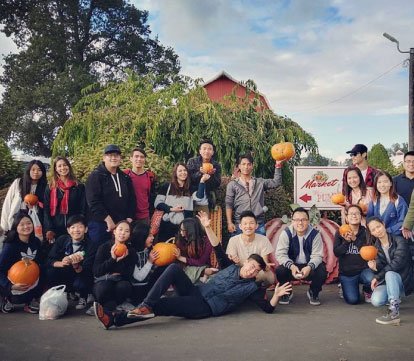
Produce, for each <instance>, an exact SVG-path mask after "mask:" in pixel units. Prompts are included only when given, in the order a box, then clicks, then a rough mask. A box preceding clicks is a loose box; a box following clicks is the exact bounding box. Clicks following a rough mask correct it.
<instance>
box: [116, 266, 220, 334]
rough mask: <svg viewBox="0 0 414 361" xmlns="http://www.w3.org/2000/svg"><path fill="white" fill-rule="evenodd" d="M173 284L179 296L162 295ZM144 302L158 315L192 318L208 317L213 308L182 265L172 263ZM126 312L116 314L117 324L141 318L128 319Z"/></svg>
mask: <svg viewBox="0 0 414 361" xmlns="http://www.w3.org/2000/svg"><path fill="white" fill-rule="evenodd" d="M170 285H173V286H174V287H175V290H176V292H177V296H173V297H164V298H161V296H162V295H163V294H164V293H165V292H166V291H167V289H168V287H169V286H170ZM144 303H145V304H146V305H148V306H150V307H151V308H152V310H153V311H154V314H155V315H156V316H178V317H185V318H191V319H198V318H206V317H210V316H211V315H212V312H211V308H210V306H209V305H208V303H207V302H206V301H205V300H204V298H203V297H202V296H201V293H200V291H199V289H198V287H197V286H194V285H193V283H192V282H191V280H190V279H189V278H188V277H187V275H186V274H185V273H184V271H183V270H182V269H181V267H180V266H178V265H176V264H172V265H170V266H168V267H167V269H166V270H165V271H164V272H163V274H162V275H161V276H160V278H158V280H157V282H155V284H154V286H153V287H152V288H151V291H150V292H149V293H148V296H147V297H146V298H145V299H144ZM126 314H127V313H126V312H119V313H117V314H116V315H115V325H116V326H122V325H126V324H128V323H134V322H138V321H140V320H134V319H128V318H127V317H126Z"/></svg>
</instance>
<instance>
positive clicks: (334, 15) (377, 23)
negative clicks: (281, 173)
mask: <svg viewBox="0 0 414 361" xmlns="http://www.w3.org/2000/svg"><path fill="white" fill-rule="evenodd" d="M132 2H133V3H134V4H135V5H136V6H137V7H138V8H140V9H146V10H148V11H149V12H150V17H149V24H150V26H151V30H152V32H153V35H158V37H159V40H160V41H161V43H162V44H164V45H168V46H172V47H173V48H174V49H175V51H176V52H177V54H178V55H179V58H180V62H181V65H182V73H183V74H185V75H189V76H191V77H194V78H200V77H201V78H203V79H204V80H208V79H210V78H212V77H214V76H215V75H216V74H217V73H219V72H221V71H222V70H225V71H226V72H228V73H229V74H231V75H232V76H233V77H234V78H236V79H238V80H247V79H252V80H254V81H255V82H256V84H257V86H258V89H259V90H260V91H261V92H262V93H264V94H265V95H266V96H267V98H268V100H269V102H270V104H271V106H272V108H273V110H274V111H275V112H276V113H277V114H280V115H287V116H288V117H290V118H292V119H293V120H295V121H296V122H298V123H299V124H300V125H301V126H302V127H303V128H304V129H305V130H306V131H308V132H310V133H311V134H312V135H313V136H314V137H315V138H316V140H317V142H318V145H319V149H320V152H321V154H322V155H324V156H326V157H329V158H333V159H336V160H343V159H344V158H346V154H345V152H346V151H347V150H349V149H351V148H352V146H353V145H354V144H355V143H364V144H366V145H367V146H368V147H371V146H372V145H373V144H376V143H378V142H380V143H382V144H383V145H385V146H386V147H389V146H390V145H391V144H393V143H397V142H398V143H401V142H407V139H408V67H403V65H398V64H400V63H402V62H403V61H404V59H406V58H407V57H408V56H407V55H408V54H400V53H398V51H397V49H396V47H395V44H394V43H391V42H390V41H389V40H387V39H385V38H384V37H383V36H382V33H383V32H388V33H389V34H392V35H393V36H395V37H396V38H397V39H398V40H399V41H400V47H401V48H402V49H403V50H408V49H409V48H410V46H411V47H414V40H413V38H412V36H411V37H410V35H412V29H413V24H414V6H413V4H412V0H394V1H392V2H391V1H389V0H387V1H385V0H364V1H356V0H312V1H310V0H309V1H308V0H296V1H295V0H274V1H271V0H268V1H265V0H258V1H247V0H238V1H236V0H208V1H206V0H174V1H169V0H144V1H139V0H135V1H132ZM410 29H411V30H410ZM0 48H1V49H2V51H1V53H3V54H4V53H7V52H8V51H13V46H12V44H11V43H10V41H8V40H7V39H5V38H4V36H0ZM393 67H394V68H393ZM392 68H393V69H392ZM391 69H392V70H391ZM386 72H388V73H387V74H385V75H384V76H382V77H381V78H380V79H378V80H376V81H374V82H373V83H371V84H370V85H368V86H365V87H363V88H362V89H360V90H359V91H357V92H355V93H353V92H354V91H355V90H356V89H359V88H360V87H362V86H364V85H365V84H367V83H368V82H370V81H372V80H373V79H375V78H377V77H378V76H380V75H381V74H383V73H386ZM350 93H353V94H351V95H349V96H346V97H344V96H345V95H347V94H350ZM338 99H339V100H338Z"/></svg>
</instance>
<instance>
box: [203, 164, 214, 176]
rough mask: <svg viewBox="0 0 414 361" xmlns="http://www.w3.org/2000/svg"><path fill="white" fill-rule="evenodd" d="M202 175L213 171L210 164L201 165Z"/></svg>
mask: <svg viewBox="0 0 414 361" xmlns="http://www.w3.org/2000/svg"><path fill="white" fill-rule="evenodd" d="M202 168H203V171H204V173H207V174H210V172H212V171H213V169H214V166H213V164H211V163H203V165H202Z"/></svg>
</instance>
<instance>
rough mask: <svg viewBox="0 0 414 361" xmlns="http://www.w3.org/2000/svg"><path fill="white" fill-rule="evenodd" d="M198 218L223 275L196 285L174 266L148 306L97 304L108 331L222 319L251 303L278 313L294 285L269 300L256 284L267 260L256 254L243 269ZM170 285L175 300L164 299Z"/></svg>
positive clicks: (203, 215) (202, 217) (203, 216)
mask: <svg viewBox="0 0 414 361" xmlns="http://www.w3.org/2000/svg"><path fill="white" fill-rule="evenodd" d="M198 217H199V219H200V222H201V224H202V225H203V226H204V229H205V230H206V233H207V237H208V239H209V240H210V242H211V245H212V246H213V247H214V250H215V252H216V254H217V259H218V261H219V264H220V268H221V271H219V272H218V273H217V274H216V275H215V276H214V277H213V278H211V280H210V281H209V282H207V283H203V284H200V285H194V284H193V283H192V282H191V280H190V279H189V278H188V277H187V275H186V274H185V272H184V271H183V270H182V269H181V267H180V266H179V265H177V264H171V265H170V266H168V267H167V269H166V270H165V271H164V273H163V274H162V275H161V276H160V278H158V280H157V282H155V284H154V286H153V287H152V289H151V290H150V292H149V293H148V296H147V297H146V298H145V299H144V302H143V303H141V304H140V305H139V306H138V307H137V308H135V309H133V310H131V311H129V312H128V313H127V312H124V311H123V312H122V311H121V312H111V311H110V310H108V309H107V308H106V307H104V306H103V305H101V304H99V303H97V302H95V303H94V308H95V315H96V317H97V319H98V321H99V322H100V323H101V325H102V326H103V327H104V328H105V329H108V328H110V327H111V326H117V327H120V326H123V325H126V324H130V323H134V322H138V321H143V320H147V319H150V318H153V317H155V316H177V317H184V318H190V319H199V318H206V317H211V316H221V315H224V314H226V313H230V312H232V311H234V310H235V309H236V308H237V307H238V306H240V305H241V304H242V303H243V302H244V301H245V300H247V299H250V300H252V301H253V302H254V303H256V304H257V305H258V306H259V307H260V308H261V309H262V310H263V311H264V312H267V313H272V312H273V311H274V309H275V307H276V305H277V303H278V301H279V299H280V297H282V296H283V295H285V294H286V293H288V292H289V291H290V290H291V285H289V284H288V283H286V284H284V285H282V286H279V284H278V285H277V286H276V288H275V291H274V294H273V296H272V298H271V299H270V300H267V299H266V297H265V295H266V291H265V290H264V289H263V288H260V287H259V286H258V285H257V283H256V281H255V280H256V276H257V275H258V273H259V272H260V271H261V270H264V269H266V263H265V261H264V260H263V258H262V257H261V256H260V255H258V254H252V255H250V257H249V259H248V260H247V261H246V262H245V263H244V264H243V266H241V267H240V266H239V265H235V264H234V263H232V262H231V261H230V260H229V258H228V257H227V256H226V255H225V254H224V251H223V249H222V248H221V244H220V242H219V240H218V239H217V237H216V235H215V234H214V232H213V230H212V229H211V226H210V219H209V218H208V215H207V214H206V213H204V212H200V213H199V216H198ZM170 285H173V286H174V287H175V291H176V294H175V295H174V296H172V297H162V296H163V295H164V293H165V292H166V291H167V289H168V288H169V287H170Z"/></svg>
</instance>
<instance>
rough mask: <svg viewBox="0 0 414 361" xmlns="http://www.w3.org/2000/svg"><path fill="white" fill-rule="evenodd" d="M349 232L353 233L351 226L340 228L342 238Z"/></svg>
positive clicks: (345, 225) (344, 225) (346, 225)
mask: <svg viewBox="0 0 414 361" xmlns="http://www.w3.org/2000/svg"><path fill="white" fill-rule="evenodd" d="M348 232H352V229H351V226H350V225H349V224H343V225H342V226H341V227H339V234H340V235H341V236H342V237H345V236H346V234H347V233H348Z"/></svg>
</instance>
